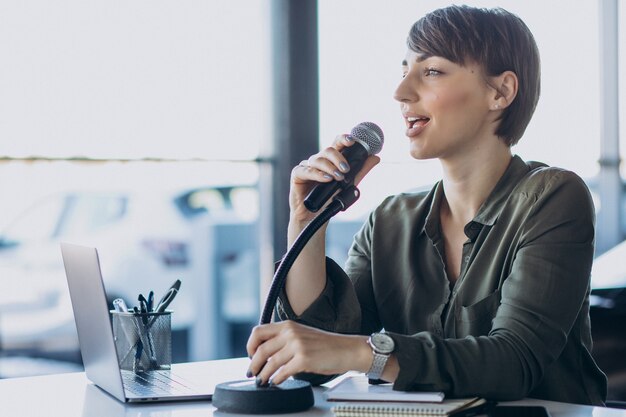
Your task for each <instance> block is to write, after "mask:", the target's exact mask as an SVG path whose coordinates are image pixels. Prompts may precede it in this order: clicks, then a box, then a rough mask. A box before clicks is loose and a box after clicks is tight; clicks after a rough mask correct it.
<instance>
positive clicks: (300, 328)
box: [247, 321, 372, 385]
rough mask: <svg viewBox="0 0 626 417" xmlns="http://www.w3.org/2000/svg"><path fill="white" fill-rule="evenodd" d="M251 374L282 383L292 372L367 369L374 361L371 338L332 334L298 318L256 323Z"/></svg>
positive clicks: (331, 372)
mask: <svg viewBox="0 0 626 417" xmlns="http://www.w3.org/2000/svg"><path fill="white" fill-rule="evenodd" d="M247 350H248V355H249V356H250V357H251V358H252V361H251V363H250V368H249V372H248V376H253V375H256V376H257V383H258V384H259V385H263V384H266V383H268V382H270V381H271V383H272V384H275V385H278V384H280V383H281V382H283V381H285V380H286V379H287V378H289V377H290V376H292V375H295V374H297V373H300V372H309V373H315V374H322V375H334V374H341V373H344V372H347V371H350V370H355V371H361V372H366V371H367V370H368V369H369V366H370V365H371V363H372V349H371V348H370V347H369V345H368V344H367V337H365V336H353V335H343V334H337V333H330V332H326V331H323V330H319V329H316V328H313V327H308V326H305V325H303V324H299V323H296V322H294V321H283V322H279V323H270V324H264V325H259V326H256V327H255V328H254V329H253V330H252V334H251V335H250V338H249V339H248V344H247Z"/></svg>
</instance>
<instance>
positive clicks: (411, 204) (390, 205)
mask: <svg viewBox="0 0 626 417" xmlns="http://www.w3.org/2000/svg"><path fill="white" fill-rule="evenodd" d="M436 187H437V185H435V186H432V187H424V188H423V189H420V190H416V191H413V192H406V193H400V194H395V195H391V196H389V197H387V198H385V199H384V200H383V202H382V203H380V205H379V206H378V207H377V208H376V209H375V210H374V212H373V214H374V215H375V216H386V215H389V214H396V213H407V212H412V211H423V210H428V209H429V208H430V204H431V202H432V199H433V196H434V193H435V188H436Z"/></svg>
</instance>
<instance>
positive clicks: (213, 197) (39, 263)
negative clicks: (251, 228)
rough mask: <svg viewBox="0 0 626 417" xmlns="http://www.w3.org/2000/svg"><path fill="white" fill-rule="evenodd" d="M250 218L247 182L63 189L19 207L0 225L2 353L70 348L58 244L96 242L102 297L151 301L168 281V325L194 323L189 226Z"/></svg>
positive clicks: (73, 345)
mask: <svg viewBox="0 0 626 417" xmlns="http://www.w3.org/2000/svg"><path fill="white" fill-rule="evenodd" d="M256 216H258V193H257V190H256V188H254V187H253V186H228V187H199V188H192V189H186V190H175V191H158V190H142V191H132V192H131V191H125V192H82V191H80V192H66V193H61V194H55V195H50V196H48V197H45V198H43V199H42V200H41V201H39V202H38V203H36V204H34V205H33V206H31V207H30V208H29V209H27V210H25V211H24V212H23V213H22V214H21V215H20V216H18V217H17V218H16V219H15V220H13V221H11V222H10V223H9V224H8V226H7V227H5V228H4V229H3V230H2V231H1V232H0V280H1V281H2V287H3V290H2V291H0V350H4V351H5V352H6V351H9V352H11V351H20V352H27V353H28V354H32V353H33V352H37V353H39V354H42V355H43V356H46V354H50V353H54V352H74V353H75V354H76V352H77V346H78V344H77V338H76V334H75V327H74V319H73V313H72V309H71V303H70V300H69V293H68V290H67V284H66V281H65V274H64V269H63V263H62V258H61V254H60V249H59V242H60V241H68V242H72V243H77V244H85V245H93V246H95V247H97V248H98V250H99V254H100V261H101V267H102V271H103V276H104V282H105V287H106V290H107V294H108V297H109V305H111V304H110V301H112V300H113V299H114V298H118V297H121V298H123V299H124V300H125V301H126V302H127V304H128V305H129V306H133V305H136V304H137V303H136V300H137V295H138V294H139V293H143V294H144V295H147V293H148V292H149V291H150V290H154V292H155V299H156V300H158V299H159V298H160V297H161V295H162V294H163V293H164V292H165V291H166V290H167V288H169V286H170V285H171V284H172V283H173V282H174V281H175V280H176V279H181V280H182V282H183V285H182V287H181V291H180V293H179V295H178V296H177V298H176V299H175V300H174V302H173V303H172V305H171V308H172V310H174V312H175V314H174V315H173V317H172V327H173V329H185V328H188V327H189V326H190V325H191V323H192V321H193V320H194V314H195V312H194V290H193V289H194V279H195V278H194V277H193V273H194V258H193V256H194V255H193V253H194V252H193V250H192V246H193V245H194V242H195V241H194V239H197V237H194V225H195V224H197V223H198V222H202V221H203V219H206V218H207V217H210V218H211V219H213V220H214V221H219V220H220V219H225V220H227V221H230V222H232V221H244V220H245V221H249V220H251V219H252V220H255V219H256Z"/></svg>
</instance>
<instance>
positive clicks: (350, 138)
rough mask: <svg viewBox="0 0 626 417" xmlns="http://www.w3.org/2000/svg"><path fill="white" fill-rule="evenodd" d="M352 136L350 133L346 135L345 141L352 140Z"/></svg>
mask: <svg viewBox="0 0 626 417" xmlns="http://www.w3.org/2000/svg"><path fill="white" fill-rule="evenodd" d="M353 140H354V138H353V137H352V136H350V135H346V142H352V141H353Z"/></svg>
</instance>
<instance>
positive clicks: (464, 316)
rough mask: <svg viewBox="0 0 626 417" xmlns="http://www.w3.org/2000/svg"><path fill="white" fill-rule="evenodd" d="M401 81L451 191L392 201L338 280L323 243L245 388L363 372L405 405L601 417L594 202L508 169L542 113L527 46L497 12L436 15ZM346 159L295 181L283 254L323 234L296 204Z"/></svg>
mask: <svg viewBox="0 0 626 417" xmlns="http://www.w3.org/2000/svg"><path fill="white" fill-rule="evenodd" d="M402 69H403V78H402V81H401V82H400V84H399V85H398V88H397V90H396V92H395V96H394V98H395V99H396V100H397V101H398V102H399V103H400V109H401V112H402V115H403V117H404V120H405V123H406V127H407V130H406V136H407V137H408V141H409V147H410V153H411V155H412V156H413V157H414V158H416V159H427V158H438V159H439V161H440V162H441V164H442V167H443V179H442V180H441V181H440V182H438V183H437V184H436V185H435V186H434V188H433V189H432V190H431V191H429V192H426V193H417V194H401V195H396V196H392V197H389V198H388V199H386V200H385V201H384V202H383V203H382V204H381V205H380V206H379V207H378V208H377V209H376V210H375V211H374V212H373V213H372V214H371V215H370V217H369V219H368V221H367V222H366V224H365V225H364V226H363V228H362V229H361V231H360V232H359V233H358V234H357V235H356V236H355V239H354V242H353V245H352V248H351V249H350V252H349V259H348V261H347V263H346V266H345V270H342V269H341V268H340V267H339V266H337V265H336V264H335V263H334V262H333V261H332V260H330V259H326V260H325V255H324V230H321V231H320V232H318V234H317V235H316V236H315V237H314V239H313V240H311V242H310V243H309V245H308V246H307V247H306V249H305V250H304V251H303V252H302V254H301V255H300V257H299V259H298V261H297V263H296V264H295V265H294V267H293V268H292V271H291V273H290V275H289V277H288V278H287V282H286V288H285V291H284V293H283V294H282V296H281V298H280V299H279V302H278V305H277V311H278V314H279V316H280V318H281V319H283V320H285V321H283V322H280V323H272V324H269V325H264V326H258V327H257V328H255V329H254V331H253V332H252V334H251V336H250V339H249V342H248V352H249V354H250V356H251V358H252V361H251V364H250V371H249V375H256V376H257V381H258V382H259V383H267V382H268V381H270V379H271V382H272V383H276V384H278V383H280V382H282V381H284V380H285V379H286V378H288V377H289V376H292V375H296V374H301V373H312V374H317V376H316V375H302V376H303V377H308V378H311V379H312V380H313V381H315V382H321V381H322V379H320V377H319V376H320V375H334V374H339V373H343V372H345V371H348V370H356V371H362V372H366V373H367V374H368V376H370V378H374V379H379V378H380V379H383V380H385V381H390V382H393V383H394V388H395V389H398V390H443V391H445V392H446V393H447V394H448V395H449V396H459V397H461V396H473V395H477V396H483V397H488V398H494V399H502V400H507V399H509V400H512V399H519V398H523V397H527V396H529V397H535V398H542V399H549V400H555V401H565V402H572V403H581V404H596V405H599V404H603V401H604V400H605V397H606V378H605V376H604V374H603V373H602V372H601V371H600V369H599V368H598V367H597V366H596V364H595V362H594V360H593V359H592V357H591V354H590V351H591V335H590V324H589V276H590V269H591V264H592V258H593V250H594V247H593V241H594V209H593V205H592V201H591V197H590V195H589V192H588V190H587V188H586V186H585V184H584V183H583V181H582V180H581V179H580V178H579V177H578V176H576V175H575V174H573V173H572V172H569V171H566V170H563V169H558V168H551V167H547V166H546V165H544V164H541V163H536V162H524V161H522V160H521V159H520V158H519V157H517V156H512V153H511V146H512V145H514V144H515V143H517V141H518V140H519V139H520V138H521V136H522V134H523V132H524V130H525V129H526V126H527V124H528V122H529V121H530V118H531V116H532V114H533V112H534V109H535V107H536V104H537V100H538V98H539V90H540V74H539V72H540V71H539V55H538V51H537V47H536V44H535V41H534V39H533V36H532V34H531V33H530V31H529V29H528V28H527V27H526V25H525V24H524V23H523V22H522V21H521V20H520V19H519V18H518V17H517V16H515V15H512V14H511V13H508V12H506V11H504V10H502V9H492V10H487V9H476V8H470V7H465V6H463V7H457V6H453V7H448V8H445V9H440V10H436V11H434V12H432V13H430V14H428V15H426V16H425V17H423V18H422V19H420V20H419V21H418V22H416V23H415V24H414V26H413V27H412V29H411V31H410V33H409V37H408V52H407V54H406V58H405V60H404V61H403V63H402ZM351 144H352V142H351V138H350V137H349V136H347V135H340V136H339V137H337V138H336V140H335V142H334V144H333V146H331V147H329V148H327V149H325V150H323V151H321V152H320V153H318V154H316V155H313V156H312V157H311V158H309V159H308V161H303V163H301V164H300V165H299V166H297V167H295V168H294V169H293V172H292V181H291V194H290V207H291V218H290V223H289V233H288V235H289V241H290V243H291V242H293V241H294V239H295V237H296V236H297V235H298V233H299V232H300V231H301V230H302V229H303V227H304V226H305V225H306V224H307V223H308V222H309V221H310V220H311V218H312V217H313V215H312V214H311V213H309V212H308V211H307V210H306V209H305V208H304V206H303V204H302V201H303V200H304V197H305V196H306V195H307V193H308V191H309V190H310V189H311V187H312V186H314V185H315V184H316V183H318V182H328V181H332V180H334V179H341V178H342V175H343V173H345V172H347V171H348V170H349V169H350V168H349V166H348V164H347V161H346V160H345V159H344V158H343V156H342V155H341V153H340V151H341V150H342V149H343V148H344V147H346V146H350V145H351ZM378 161H379V160H378V158H377V157H376V156H372V157H370V159H369V160H368V162H367V163H366V165H365V166H364V168H363V169H362V171H361V172H360V173H359V177H358V179H361V178H362V177H363V176H364V175H366V174H367V172H369V170H370V169H372V168H373V167H374V166H375V165H376V164H377V163H378ZM382 329H384V331H385V332H384V333H380V332H381V331H382ZM370 333H373V334H372V335H371V336H370V337H367V335H369V334H370ZM327 379H328V378H326V380H327Z"/></svg>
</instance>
